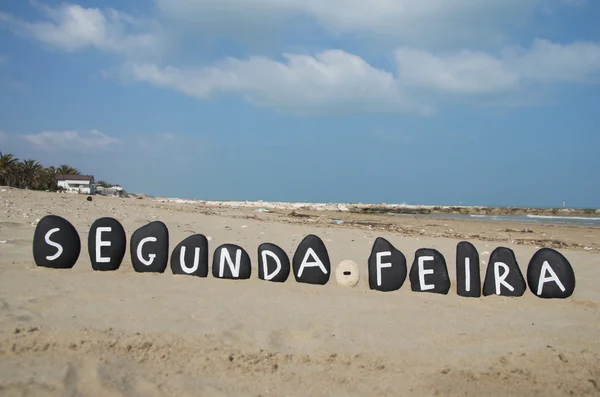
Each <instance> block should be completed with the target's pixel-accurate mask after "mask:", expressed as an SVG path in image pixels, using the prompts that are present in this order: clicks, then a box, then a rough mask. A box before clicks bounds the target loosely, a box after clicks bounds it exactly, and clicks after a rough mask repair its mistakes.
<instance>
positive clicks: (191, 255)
mask: <svg viewBox="0 0 600 397" xmlns="http://www.w3.org/2000/svg"><path fill="white" fill-rule="evenodd" d="M171 270H172V271H173V274H183V275H189V276H197V277H206V276H208V239H207V238H206V236H204V235H203V234H194V235H192V236H189V237H187V238H185V239H184V240H183V241H182V242H180V243H179V244H177V246H176V247H175V249H174V250H173V253H172V254H171Z"/></svg>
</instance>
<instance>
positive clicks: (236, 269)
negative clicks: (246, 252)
mask: <svg viewBox="0 0 600 397" xmlns="http://www.w3.org/2000/svg"><path fill="white" fill-rule="evenodd" d="M225 260H227V265H228V266H229V269H230V270H231V275H232V276H233V277H234V278H238V277H239V276H240V265H241V261H242V250H241V249H237V250H236V251H235V265H234V264H233V262H232V261H231V257H230V256H229V251H228V250H226V249H225V248H223V249H221V260H220V261H219V277H223V272H224V271H225Z"/></svg>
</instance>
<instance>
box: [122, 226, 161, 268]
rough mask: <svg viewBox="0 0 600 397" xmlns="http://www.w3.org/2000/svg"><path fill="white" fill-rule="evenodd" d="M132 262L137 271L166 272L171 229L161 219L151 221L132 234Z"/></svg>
mask: <svg viewBox="0 0 600 397" xmlns="http://www.w3.org/2000/svg"><path fill="white" fill-rule="evenodd" d="M130 245H131V247H130V250H131V263H132V264H133V269H134V270H135V271H136V272H140V273H146V272H153V273H164V271H165V269H166V268H167V260H168V258H169V229H167V225H165V224H164V223H162V222H161V221H154V222H150V223H149V224H147V225H144V226H142V227H140V228H139V229H138V230H136V231H135V232H133V234H132V235H131V244H130Z"/></svg>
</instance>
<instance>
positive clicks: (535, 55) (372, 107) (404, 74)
mask: <svg viewBox="0 0 600 397" xmlns="http://www.w3.org/2000/svg"><path fill="white" fill-rule="evenodd" d="M283 57H284V58H285V60H286V62H278V61H275V60H271V59H267V58H263V57H253V58H249V59H245V60H241V59H233V58H228V59H226V60H224V61H222V62H219V63H217V64H215V65H214V66H212V67H203V68H197V69H178V68H174V67H159V66H157V65H154V64H136V63H127V64H125V65H124V66H123V68H122V69H121V76H123V77H126V78H128V79H131V80H133V81H140V82H147V83H149V84H152V85H154V86H159V87H165V88H170V89H174V90H177V91H180V92H182V93H184V94H187V95H190V96H193V97H196V98H200V99H206V98H209V97H210V96H212V95H214V94H216V93H218V92H224V93H237V94H240V95H242V96H243V97H244V98H245V99H246V100H247V101H249V102H250V103H253V104H256V105H260V106H270V107H274V108H277V109H280V110H288V111H289V110H291V109H293V110H295V111H304V112H311V113H315V112H316V113H319V112H322V111H327V112H331V111H335V110H339V109H344V110H346V111H413V112H414V111H417V112H428V111H431V107H428V106H425V105H424V104H423V103H422V101H421V99H420V98H421V97H422V94H423V93H426V92H428V91H429V92H434V93H435V92H443V93H449V94H462V95H477V94H496V93H506V92H516V91H519V90H522V89H523V88H524V87H525V86H526V85H529V84H551V83H560V82H564V81H569V82H584V81H587V79H591V78H593V77H594V76H596V75H598V73H599V72H600V45H598V44H594V43H572V44H567V45H558V44H553V43H550V42H548V41H544V40H536V41H535V42H534V43H533V45H532V46H531V48H529V49H523V48H519V49H515V48H509V49H506V50H505V51H503V52H502V55H501V56H494V55H491V54H487V53H484V52H476V51H460V52H457V53H445V54H435V53H432V52H427V51H424V50H417V49H413V48H407V47H403V48H400V49H398V50H397V51H396V61H397V69H398V70H397V73H396V74H394V73H391V72H388V71H386V70H383V69H378V68H376V67H374V66H372V65H370V64H369V63H367V62H366V61H365V60H364V59H362V58H361V57H359V56H357V55H353V54H349V53H347V52H344V51H341V50H328V51H323V52H320V53H317V54H316V55H315V56H309V55H301V54H284V56H283Z"/></svg>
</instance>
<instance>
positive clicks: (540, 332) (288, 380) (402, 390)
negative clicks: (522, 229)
mask: <svg viewBox="0 0 600 397" xmlns="http://www.w3.org/2000/svg"><path fill="white" fill-rule="evenodd" d="M46 214H57V215H60V216H63V217H65V218H66V219H68V220H69V221H71V222H72V223H73V224H74V225H75V226H76V228H77V230H78V231H79V234H80V237H81V239H82V254H81V256H80V259H79V261H78V263H77V264H76V265H75V267H74V268H73V269H70V270H53V269H43V268H37V267H36V266H35V265H34V263H33V259H32V254H31V243H32V237H33V231H34V227H35V224H36V220H37V219H40V218H41V217H43V216H44V215H46ZM107 215H108V216H114V217H116V218H117V219H119V220H120V221H121V222H122V223H123V225H124V227H125V229H126V231H127V235H128V237H130V236H131V233H132V232H133V231H134V230H135V229H136V228H138V227H140V226H142V225H144V224H146V223H147V222H148V221H151V220H154V219H160V220H162V221H163V222H165V223H166V224H167V226H168V227H169V231H170V244H171V249H172V248H173V247H174V246H175V245H176V244H177V243H178V242H179V241H181V240H183V238H185V237H187V236H189V235H191V234H193V233H203V234H205V235H207V236H210V241H209V244H210V248H211V250H214V248H216V247H217V246H218V245H220V244H223V243H226V242H228V243H236V244H239V245H240V246H242V247H243V248H245V249H246V250H247V251H248V253H249V254H250V256H251V259H252V261H253V275H252V278H251V279H250V280H244V281H229V280H218V279H214V278H212V276H210V275H209V277H208V278H205V279H200V278H194V277H185V276H174V275H172V274H170V272H169V270H167V273H165V274H159V275H157V274H137V273H135V272H133V270H132V268H131V261H130V259H129V252H128V253H127V254H126V257H125V260H124V262H123V264H122V266H121V268H120V269H119V270H118V271H116V272H110V273H99V272H94V271H92V269H91V267H90V262H89V258H88V257H87V232H88V231H89V226H90V225H91V223H92V222H93V221H94V220H95V219H97V218H99V217H101V216H107ZM428 222H430V223H431V222H435V221H434V220H429V221H428ZM243 226H244V227H243ZM504 226H506V227H511V225H503V226H502V227H504ZM423 227H426V226H423ZM433 227H435V226H433ZM451 227H452V228H453V229H454V230H457V231H459V232H460V231H461V230H463V229H469V228H471V227H473V226H472V225H470V224H468V222H464V221H463V222H462V223H460V222H454V223H452V224H451ZM477 227H479V228H484V226H482V224H478V226H477ZM498 227H499V226H498V225H497V224H494V226H489V227H488V228H489V229H492V228H498ZM549 230H551V231H552V233H553V234H554V235H555V236H557V238H564V239H566V238H572V237H569V236H573V235H578V234H580V235H587V236H590V237H587V238H589V239H590V240H594V239H596V241H598V239H597V237H598V235H599V231H598V230H597V229H594V228H576V229H574V228H573V227H549ZM573 230H575V234H572V231H573ZM309 233H314V234H317V235H319V236H320V237H321V238H322V239H323V241H324V242H325V243H326V245H327V248H328V250H329V253H330V257H331V261H332V265H333V266H335V265H336V264H337V263H339V262H341V261H342V260H344V259H352V260H354V261H355V262H357V263H358V264H359V267H360V269H361V275H362V278H361V281H360V283H359V285H358V286H357V287H356V288H354V289H347V288H343V287H340V286H338V285H336V283H335V280H333V279H332V280H331V281H330V282H329V284H327V285H326V286H310V285H304V284H297V283H296V282H295V281H294V280H293V277H290V279H289V280H288V281H287V282H286V283H284V284H275V283H267V282H264V281H260V280H258V279H257V271H256V263H257V253H256V250H257V247H258V245H259V244H260V243H262V242H267V241H268V242H274V243H276V244H278V245H279V246H281V247H282V248H283V249H284V250H285V251H286V252H287V253H288V254H289V255H290V256H291V255H293V252H294V250H295V248H296V246H297V244H298V243H299V242H300V240H301V239H302V238H303V237H304V236H305V235H306V234H309ZM378 236H382V237H385V238H387V239H389V240H390V241H391V242H392V243H393V244H394V245H395V246H396V247H397V248H399V249H401V250H402V251H403V253H404V254H405V255H406V257H407V261H408V262H409V264H410V263H412V259H413V255H414V251H415V250H416V249H417V248H422V247H431V248H436V249H438V250H439V251H440V252H442V253H443V254H444V255H445V257H446V260H447V262H448V265H449V272H450V277H451V280H452V281H453V282H454V277H455V269H454V255H455V247H456V243H457V242H458V241H459V240H458V239H452V238H437V237H430V236H427V233H425V234H424V235H418V236H412V235H411V236H405V235H402V234H401V233H392V232H385V231H381V232H380V231H374V230H365V229H363V228H353V227H335V228H334V227H328V226H325V225H317V224H310V223H305V224H300V223H287V222H285V221H281V222H279V221H277V219H275V218H274V215H273V214H269V217H268V218H261V217H257V216H256V214H252V216H250V215H249V216H248V217H242V216H229V215H228V214H215V215H206V214H203V213H201V211H199V209H198V208H196V207H194V206H190V205H189V204H182V203H171V204H169V205H166V204H165V203H156V202H152V201H150V200H133V199H129V200H126V199H114V198H104V197H94V200H93V201H92V202H87V201H85V197H82V196H76V195H75V196H74V195H60V194H53V193H41V192H25V191H19V190H14V189H8V190H7V191H6V192H2V193H0V241H5V242H4V243H2V244H0V394H1V395H3V396H30V395H32V396H66V395H69V396H90V397H91V396H144V397H146V396H200V395H206V396H231V395H236V396H237V395H239V396H318V395H326V396H332V395H335V396H365V395H368V396H397V395H411V396H433V395H444V396H447V395H449V396H459V395H460V396H462V395H473V396H479V395H487V396H507V395H527V396H538V395H539V396H564V395H574V396H583V395H590V396H592V395H600V339H599V338H598V329H599V326H600V289H599V288H598V285H599V283H600V266H598V263H599V262H600V254H599V253H598V252H597V251H583V250H581V249H564V250H561V252H562V253H563V254H564V255H565V256H566V257H567V258H568V259H569V260H570V261H571V263H572V265H573V267H574V269H575V272H576V276H577V288H576V290H575V293H574V294H573V296H572V297H571V298H569V299H567V300H542V299H538V298H536V297H535V296H534V295H533V294H531V293H530V292H529V291H528V292H527V293H526V294H525V295H524V296H523V297H521V298H503V297H496V296H492V297H486V298H481V299H466V298H461V297H458V296H457V295H456V290H455V286H454V284H453V287H452V289H451V291H450V293H449V294H448V295H445V296H444V295H434V294H427V293H414V292H411V291H410V284H409V283H408V282H407V283H405V285H404V286H403V287H402V289H401V290H400V291H397V292H392V293H379V292H375V291H371V290H369V289H368V280H367V272H366V270H367V267H366V266H367V265H366V260H367V258H368V256H369V253H370V250H371V246H372V244H373V241H374V240H375V238H376V237H378ZM470 241H472V242H473V243H474V244H475V245H476V247H477V248H478V249H479V251H480V255H481V259H482V260H484V261H485V260H487V256H486V255H485V254H483V253H484V252H488V253H489V252H491V251H492V250H493V249H494V248H495V247H496V246H499V245H503V246H507V247H510V248H512V249H514V251H515V253H516V256H517V259H518V260H519V264H520V266H521V268H522V271H523V272H525V269H526V265H527V262H528V261H529V259H530V258H531V256H532V255H533V253H534V252H535V251H536V246H534V245H516V244H510V243H508V242H494V241H481V240H476V239H475V240H470ZM488 255H489V254H488ZM211 259H212V255H211ZM481 269H482V271H484V270H485V264H484V263H482V264H481Z"/></svg>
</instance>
